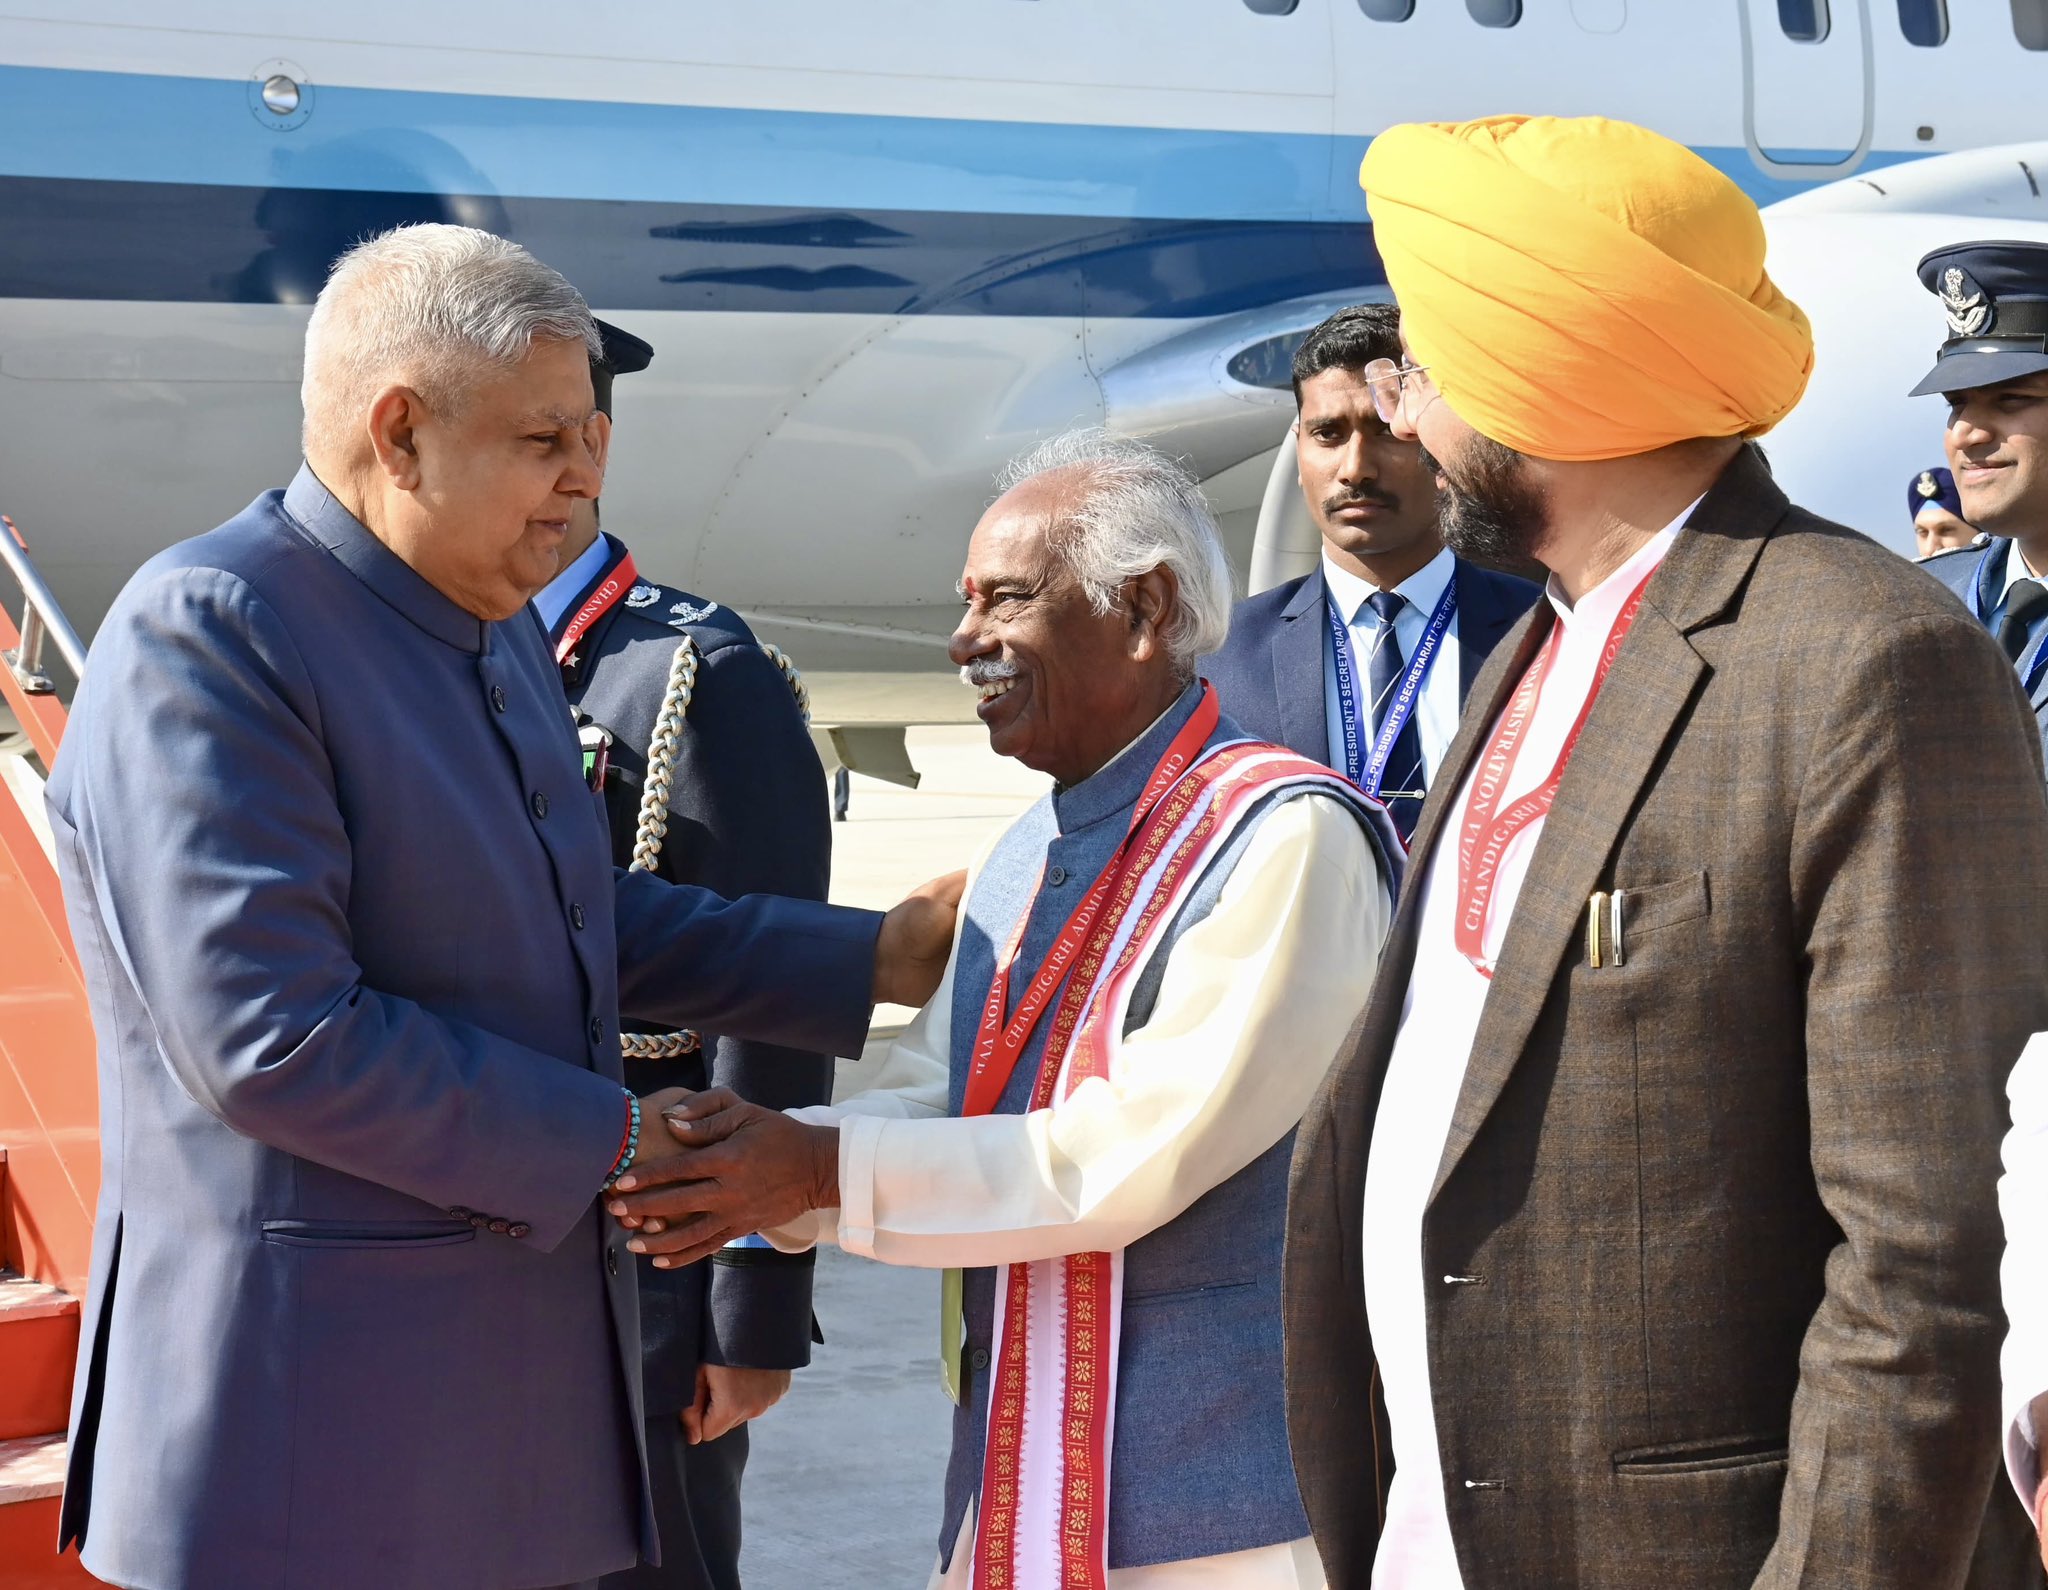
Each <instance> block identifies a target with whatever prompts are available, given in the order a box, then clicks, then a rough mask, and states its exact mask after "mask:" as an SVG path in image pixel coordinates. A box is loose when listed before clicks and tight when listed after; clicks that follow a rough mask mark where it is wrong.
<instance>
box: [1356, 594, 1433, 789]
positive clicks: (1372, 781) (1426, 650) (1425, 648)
mask: <svg viewBox="0 0 2048 1590" xmlns="http://www.w3.org/2000/svg"><path fill="white" fill-rule="evenodd" d="M1323 605H1324V607H1325V608H1326V609H1327V610H1328V612H1329V615H1330V649H1331V652H1332V653H1333V654H1334V656H1335V658H1336V663H1337V717H1338V720H1339V721H1340V722H1341V723H1342V724H1343V726H1344V772H1345V773H1346V775H1347V776H1348V777H1349V778H1350V780H1351V782H1352V783H1354V784H1356V785H1357V786H1358V787H1359V788H1360V789H1362V790H1364V791H1365V792H1366V794H1368V795H1370V796H1372V797H1373V798H1374V799H1375V800H1377V799H1378V798H1379V794H1380V789H1381V786H1382V785H1384V784H1385V783H1386V779H1387V759H1388V758H1389V757H1391V756H1392V755H1393V754H1394V742H1395V741H1396V740H1398V739H1400V738H1401V731H1402V730H1403V729H1405V728H1407V727H1408V720H1409V719H1410V718H1412V717H1413V716H1415V704H1416V702H1418V701H1420V700H1421V699H1422V686H1423V682H1424V681H1425V680H1427V679H1428V678H1429V668H1430V664H1431V663H1433V662H1435V661H1436V656H1437V653H1438V652H1440V651H1442V650H1443V641H1444V635H1445V632H1446V631H1448V630H1449V629H1450V627H1451V620H1452V618H1453V617H1455V616H1456V614H1457V611H1458V582H1457V581H1456V580H1455V579H1451V580H1446V581H1445V582H1444V594H1443V595H1442V596H1440V597H1438V598H1437V604H1436V611H1434V612H1433V613H1431V614H1430V615H1429V623H1428V624H1427V625H1426V626H1425V627H1424V628H1423V631H1422V643H1421V644H1420V645H1419V646H1417V647H1416V648H1415V655H1414V656H1413V657H1410V658H1409V659H1408V668H1407V671H1406V672H1405V673H1403V674H1402V675H1401V682H1400V683H1399V684H1397V685H1396V686H1395V687H1394V698H1393V700H1391V701H1389V702H1388V703H1387V715H1386V717H1384V718H1382V719H1381V720H1380V732H1379V734H1378V735H1377V736H1376V737H1375V738H1374V740H1373V742H1372V750H1371V751H1370V752H1369V753H1368V752H1366V750H1365V725H1364V722H1363V720H1362V719H1361V717H1360V715H1359V710H1358V702H1359V689H1358V659H1357V657H1356V655H1355V654H1354V653H1353V652H1352V649H1351V626H1350V625H1349V624H1346V623H1345V622H1344V615H1343V614H1341V613H1339V612H1338V611H1337V604H1336V602H1335V601H1334V600H1329V599H1326V600H1325V601H1324V603H1323Z"/></svg>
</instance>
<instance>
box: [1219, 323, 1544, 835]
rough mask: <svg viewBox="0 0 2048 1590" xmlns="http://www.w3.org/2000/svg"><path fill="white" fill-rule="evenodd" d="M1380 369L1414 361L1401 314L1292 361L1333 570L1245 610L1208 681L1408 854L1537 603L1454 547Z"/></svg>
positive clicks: (1342, 330)
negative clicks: (1493, 656) (1329, 775)
mask: <svg viewBox="0 0 2048 1590" xmlns="http://www.w3.org/2000/svg"><path fill="white" fill-rule="evenodd" d="M1375 359H1390V360H1392V361H1393V362H1394V363H1396V364H1399V363H1400V362H1401V332H1400V317H1399V312H1398V311H1397V310H1396V309H1395V308H1394V306H1393V305H1392V304H1360V305H1357V306H1356V307H1354V308H1351V309H1342V310H1339V311H1338V312H1337V313H1336V314H1334V315H1332V316H1331V317H1330V318H1329V319H1328V320H1326V321H1324V322H1323V323H1322V324H1321V325H1320V326H1317V327H1316V328H1315V330H1313V331H1311V332H1310V333H1309V334H1308V337H1307V338H1306V340H1304V341H1303V343H1302V345H1301V347H1300V349H1299V350H1298V351H1297V352H1296V353H1295V355H1294V398H1295V403H1296V405H1297V406H1298V408H1299V411H1300V412H1299V418H1298V420H1297V422H1296V426H1295V435H1294V453H1295V461H1296V464H1297V466H1298V468H1299V470H1300V478H1301V490H1302V495H1303V496H1304V497H1305V498H1306V499H1307V502H1308V509H1309V513H1310V514H1311V515H1312V516H1313V517H1314V519H1315V522H1316V528H1317V529H1318V530H1319V531H1321V532H1322V537H1323V557H1322V562H1321V564H1320V566H1319V567H1317V568H1316V569H1315V570H1314V571H1313V572H1311V573H1308V574H1305V575H1303V576H1302V577H1301V578H1299V579H1297V580H1291V581H1289V582H1287V583H1286V584H1284V585H1276V586H1274V587H1273V589H1271V590H1269V591H1261V592H1259V593H1258V594H1257V595H1256V596H1252V597H1249V598H1247V599H1246V600H1245V601H1242V602H1239V603H1238V604H1237V607H1236V610H1235V611H1234V612H1233V613H1232V614H1231V620H1230V639H1229V641H1228V642H1227V643H1226V644H1225V646H1224V648H1223V650H1222V651H1221V652H1219V653H1218V654H1217V655H1216V656H1215V657H1213V658H1211V659H1210V660H1209V662H1208V663H1207V665H1206V672H1207V674H1208V676H1209V679H1210V681H1211V682H1212V683H1214V685H1215V686H1216V690H1217V694H1218V695H1219V696H1220V697H1221V698H1222V701H1223V710H1224V711H1225V712H1227V713H1229V714H1230V716H1231V717H1233V718H1235V719H1236V720H1237V721H1238V723H1239V724H1241V725H1242V726H1243V727H1244V728H1245V729H1246V730H1247V731H1249V732H1250V733H1252V734H1254V735H1257V736H1259V737H1260V738H1262V739H1269V740H1276V741H1278V742H1279V743H1280V744H1282V745H1285V746H1287V747H1289V748H1290V749H1291V750H1294V751H1297V752H1299V753H1300V754H1301V755H1303V756H1309V757H1313V758H1315V759H1316V760H1317V761H1318V762H1324V763H1327V764H1328V765H1329V766H1331V767H1334V768H1335V769H1337V771H1338V772H1340V773H1346V774H1349V775H1350V777H1351V779H1352V780H1353V782H1355V783H1357V784H1359V785H1361V786H1362V787H1363V788H1364V789H1365V791H1366V792H1367V793H1368V794H1371V795H1377V796H1378V797H1379V798H1380V799H1381V800H1382V801H1384V802H1385V803H1386V807H1387V812H1388V814H1389V815H1390V816H1391V817H1392V818H1393V819H1394V825H1395V826H1396V827H1397V828H1398V829H1400V831H1401V837H1402V838H1403V839H1404V840H1405V839H1406V838H1407V837H1408V836H1409V834H1410V833H1411V832H1413V830H1414V827H1415V818H1416V814H1417V813H1419V812H1420V811H1421V810H1422V797H1423V795H1424V793H1425V792H1426V791H1427V789H1428V787H1429V781H1430V779H1431V777H1432V776H1434V774H1435V772H1436V769H1437V765H1438V764H1439V763H1440V762H1441V761H1442V760H1443V755H1444V752H1445V751H1446V750H1448V749H1449V748H1450V743H1451V740H1452V737H1453V736H1454V735H1455V734H1456V733H1457V730H1458V714H1459V712H1460V711H1462V710H1463V707H1464V703H1465V696H1466V694H1467V693H1468V692H1469V691H1470V690H1471V688H1472V681H1473V680H1474V679H1476V678H1478V676H1479V669H1480V665H1481V664H1482V663H1484V662H1485V661H1486V658H1487V654H1488V653H1490V652H1491V651H1492V650H1493V648H1494V646H1495V645H1496V644H1497V643H1498V642H1499V640H1500V638H1501V637H1502V636H1503V635H1505V634H1506V633H1507V632H1508V630H1509V628H1510V627H1511V626H1512V625H1513V624H1514V622H1515V620H1516V619H1518V618H1520V617H1521V616H1522V615H1523V614H1524V613H1525V612H1527V611H1528V610H1529V607H1530V604H1531V603H1533V602H1534V601H1535V600H1536V597H1537V588H1536V587H1535V586H1534V585H1532V584H1530V583H1529V582H1528V581H1527V580H1518V579H1516V578H1514V577H1513V576H1512V575H1507V574H1496V573H1494V572H1492V571H1491V570H1489V569H1482V568H1480V567H1479V566H1478V565H1477V564H1475V563H1468V562H1467V561H1466V560H1465V559H1463V558H1460V557H1458V556H1456V555H1455V554H1453V553H1452V552H1451V551H1449V550H1448V549H1447V548H1446V547H1445V546H1444V543H1443V537H1442V536H1441V535H1440V534H1439V532H1438V530H1437V509H1436V469H1435V466H1434V464H1432V463H1431V462H1430V460H1429V459H1428V457H1427V455H1426V454H1424V453H1423V451H1422V448H1421V446H1420V445H1419V444H1418V443H1417V442H1416V441H1414V439H1413V438H1410V439H1408V440H1405V441H1404V440H1402V439H1401V438H1400V437H1397V436H1395V435H1393V434H1392V433H1391V432H1390V431H1389V430H1388V429H1387V427H1386V425H1385V424H1384V423H1382V421H1381V420H1380V417H1379V415H1378V414H1377V413H1376V412H1374V409H1373V399H1372V389H1371V387H1370V385H1369V384H1368V383H1367V381H1366V378H1365V367H1366V366H1367V365H1368V364H1370V363H1371V362H1372V361H1373V360H1375Z"/></svg>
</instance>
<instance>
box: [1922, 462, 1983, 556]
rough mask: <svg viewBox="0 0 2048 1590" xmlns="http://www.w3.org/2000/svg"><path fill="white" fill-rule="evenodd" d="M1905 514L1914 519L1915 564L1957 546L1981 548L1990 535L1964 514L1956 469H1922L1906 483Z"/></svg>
mask: <svg viewBox="0 0 2048 1590" xmlns="http://www.w3.org/2000/svg"><path fill="white" fill-rule="evenodd" d="M1906 517H1907V518H1909V519H1911V520H1912V521H1913V551H1914V554H1915V556H1914V561H1915V562H1916V563H1925V562H1926V561H1927V560H1928V559H1929V558H1931V557H1933V556H1935V555H1936V554H1937V553H1941V552H1953V551H1954V550H1955V549H1956V548H1957V547H1981V546H1986V545H1988V544H1989V543H1990V540H1991V537H1989V536H1988V535H1986V534H1985V533H1984V532H1983V531H1982V530H1979V529H1978V528H1977V527H1976V526H1975V525H1973V524H1971V523H1970V522H1969V521H1968V520H1966V519H1965V518H1964V517H1963V499H1962V498H1961V497H1959V496H1958V495H1957V494H1956V477H1955V471H1954V470H1951V469H1922V470H1918V471H1916V472H1915V473H1914V475H1913V478H1912V479H1911V480H1909V481H1907V482H1906Z"/></svg>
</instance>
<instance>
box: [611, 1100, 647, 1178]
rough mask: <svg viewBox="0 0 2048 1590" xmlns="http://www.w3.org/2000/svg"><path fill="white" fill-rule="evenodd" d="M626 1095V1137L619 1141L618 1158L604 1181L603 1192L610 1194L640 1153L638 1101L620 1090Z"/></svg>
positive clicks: (613, 1162)
mask: <svg viewBox="0 0 2048 1590" xmlns="http://www.w3.org/2000/svg"><path fill="white" fill-rule="evenodd" d="M620 1091H621V1092H622V1093H624V1094H625V1095H626V1135H625V1136H624V1137H623V1138H621V1139H620V1140H619V1157H618V1158H617V1159H615V1160H613V1161H612V1173H611V1174H610V1175H609V1176H607V1177H605V1179H604V1190H605V1191H606V1192H610V1191H611V1190H612V1188H613V1187H615V1186H616V1185H617V1184H618V1180H619V1178H620V1177H621V1176H623V1175H625V1174H626V1172H627V1170H629V1169H630V1168H631V1167H632V1164H633V1158H634V1156H635V1155H636V1154H638V1153H639V1152H640V1100H639V1099H638V1098H637V1097H635V1095H634V1094H633V1092H632V1090H631V1089H627V1088H622V1089H620Z"/></svg>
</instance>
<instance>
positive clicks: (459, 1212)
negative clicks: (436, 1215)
mask: <svg viewBox="0 0 2048 1590" xmlns="http://www.w3.org/2000/svg"><path fill="white" fill-rule="evenodd" d="M448 1218H449V1219H450V1220H467V1219H468V1218H469V1211H468V1210H467V1209H465V1208H463V1207H462V1205H460V1204H457V1205H456V1206H455V1207H454V1208H453V1209H450V1210H449V1211H448Z"/></svg>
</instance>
